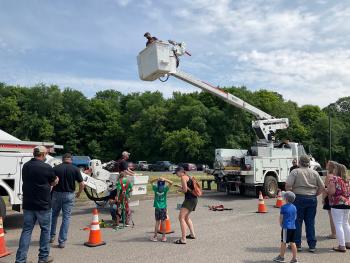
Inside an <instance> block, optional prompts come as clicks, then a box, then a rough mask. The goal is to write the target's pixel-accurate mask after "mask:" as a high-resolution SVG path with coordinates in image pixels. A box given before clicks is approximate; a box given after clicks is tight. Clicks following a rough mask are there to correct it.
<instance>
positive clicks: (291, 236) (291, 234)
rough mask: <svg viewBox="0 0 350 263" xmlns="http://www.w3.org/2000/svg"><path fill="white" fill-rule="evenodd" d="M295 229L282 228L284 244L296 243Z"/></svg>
mask: <svg viewBox="0 0 350 263" xmlns="http://www.w3.org/2000/svg"><path fill="white" fill-rule="evenodd" d="M295 234H296V230H295V229H286V228H282V231H281V242H282V243H295Z"/></svg>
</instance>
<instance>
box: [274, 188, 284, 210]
mask: <svg viewBox="0 0 350 263" xmlns="http://www.w3.org/2000/svg"><path fill="white" fill-rule="evenodd" d="M282 205H283V199H282V192H281V190H280V189H278V194H277V201H276V205H275V207H276V208H280V207H281V206H282Z"/></svg>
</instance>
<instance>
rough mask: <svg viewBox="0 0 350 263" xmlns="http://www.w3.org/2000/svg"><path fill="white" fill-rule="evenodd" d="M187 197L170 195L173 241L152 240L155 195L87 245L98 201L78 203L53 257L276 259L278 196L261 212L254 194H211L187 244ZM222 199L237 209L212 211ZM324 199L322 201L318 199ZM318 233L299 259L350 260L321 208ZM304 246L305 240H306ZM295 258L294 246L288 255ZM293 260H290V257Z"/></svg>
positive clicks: (33, 250)
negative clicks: (98, 242)
mask: <svg viewBox="0 0 350 263" xmlns="http://www.w3.org/2000/svg"><path fill="white" fill-rule="evenodd" d="M182 200H183V196H180V195H177V196H175V197H172V198H169V200H168V209H169V215H170V219H171V222H172V228H173V230H174V231H175V233H173V234H170V235H168V242H167V243H161V242H151V241H149V237H151V235H152V231H153V227H154V210H153V208H152V200H144V201H140V205H139V206H137V207H133V210H134V216H133V219H134V222H135V227H134V228H131V227H129V228H126V229H121V230H117V231H115V230H113V229H111V228H104V229H102V235H103V240H104V241H105V242H106V243H107V244H106V245H105V246H100V247H97V248H88V247H85V246H84V245H83V243H84V242H86V241H87V240H88V235H89V233H88V232H87V231H84V230H82V229H83V228H84V227H85V226H87V225H88V224H89V223H90V222H91V219H92V214H91V212H92V208H93V207H94V203H93V202H85V203H83V204H79V205H77V206H76V207H75V208H74V212H73V217H72V222H71V227H70V231H69V237H68V238H69V239H68V241H67V243H66V248H64V249H59V248H54V247H53V248H52V249H51V255H52V256H53V257H54V259H55V261H54V262H74V263H88V262H92V263H97V262H101V263H102V262H142V263H157V262H159V263H164V262H186V263H188V262H231V263H232V262H243V263H254V262H272V260H271V259H272V258H274V257H275V256H277V254H278V252H279V241H280V227H279V225H278V217H279V209H276V208H273V205H274V204H275V199H271V200H265V202H266V204H267V208H268V213H267V214H257V213H255V212H256V210H257V204H258V202H257V199H255V198H252V197H240V196H227V195H225V193H206V194H205V195H204V196H203V197H202V198H200V200H199V203H198V207H197V210H196V211H195V212H194V213H193V215H192V220H193V222H194V225H195V229H196V233H197V237H198V238H197V239H196V240H188V241H187V244H186V245H175V244H173V241H174V240H175V239H176V238H177V237H179V236H180V226H179V223H178V220H177V214H178V210H176V207H177V204H178V203H181V202H182ZM217 204H223V205H224V206H225V207H227V208H233V210H232V211H223V212H213V211H209V210H208V205H217ZM319 204H320V202H319ZM100 219H104V220H105V221H108V220H109V219H110V216H109V214H108V210H107V209H100ZM21 224H22V216H21V215H20V214H16V213H11V214H10V215H9V216H8V217H7V222H6V224H5V227H6V230H7V234H6V242H7V246H8V248H9V249H10V250H11V251H12V252H13V254H12V255H10V256H8V257H5V258H0V262H3V263H7V262H14V261H15V252H16V250H17V247H18V240H19V237H20V233H21ZM39 232H40V231H39V227H38V226H36V227H35V230H34V232H33V237H32V243H31V246H30V252H29V255H28V260H31V261H33V262H37V254H38V240H39ZM316 233H317V238H318V244H317V247H318V249H317V252H316V253H315V254H312V253H309V252H307V251H306V250H305V251H303V252H301V253H299V255H298V259H299V261H300V262H310V263H311V262H317V263H321V262H334V263H337V262H339V263H340V262H350V252H347V253H345V254H341V253H336V252H332V251H331V250H330V249H331V248H332V247H333V246H335V245H336V240H328V239H327V238H326V236H327V235H328V234H329V225H328V217H327V213H326V212H325V211H324V210H322V209H321V205H319V211H318V214H317V226H316ZM304 245H305V242H304ZM290 258H291V253H290V251H288V252H287V254H286V259H287V260H289V259H290ZM287 262H289V261H287Z"/></svg>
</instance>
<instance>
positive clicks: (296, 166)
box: [289, 159, 299, 173]
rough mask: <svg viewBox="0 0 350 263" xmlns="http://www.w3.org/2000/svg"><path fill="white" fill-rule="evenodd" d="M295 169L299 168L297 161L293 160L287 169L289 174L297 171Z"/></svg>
mask: <svg viewBox="0 0 350 263" xmlns="http://www.w3.org/2000/svg"><path fill="white" fill-rule="evenodd" d="M297 168H299V165H298V160H297V159H293V161H292V166H291V167H290V168H289V172H290V173H291V172H292V171H293V170H294V169H297Z"/></svg>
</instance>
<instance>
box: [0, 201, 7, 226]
mask: <svg viewBox="0 0 350 263" xmlns="http://www.w3.org/2000/svg"><path fill="white" fill-rule="evenodd" d="M0 217H2V220H4V219H5V217H6V204H5V201H4V199H3V198H2V196H0Z"/></svg>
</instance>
